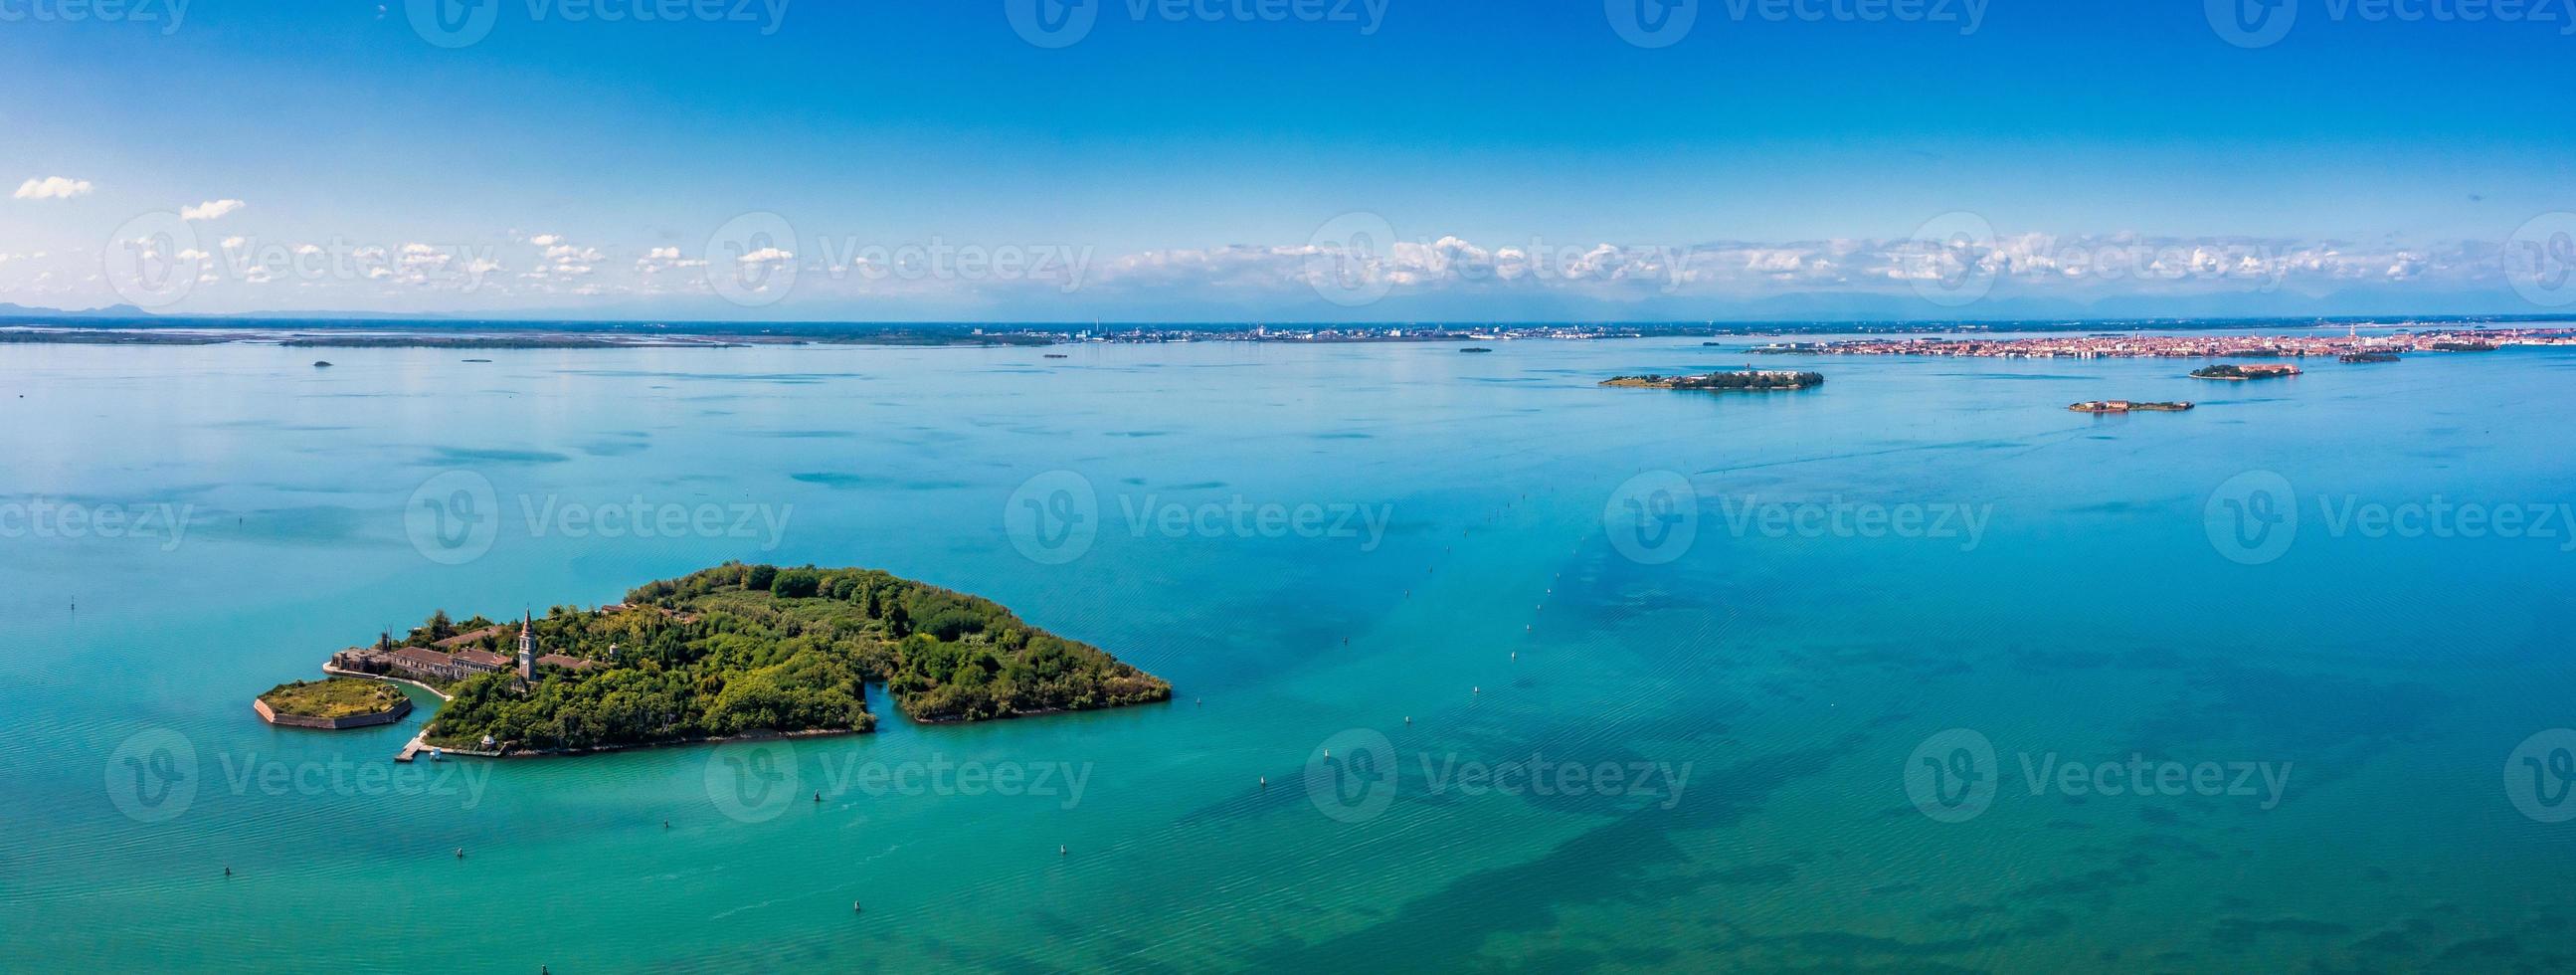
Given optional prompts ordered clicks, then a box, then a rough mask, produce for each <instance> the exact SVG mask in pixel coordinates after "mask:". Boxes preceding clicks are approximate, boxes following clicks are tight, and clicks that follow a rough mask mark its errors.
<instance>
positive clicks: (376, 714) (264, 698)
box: [252, 677, 411, 729]
mask: <svg viewBox="0 0 2576 975" xmlns="http://www.w3.org/2000/svg"><path fill="white" fill-rule="evenodd" d="M252 708H253V709H254V710H256V711H258V712H259V716H260V718H261V719H262V720H265V721H267V722H268V723H270V724H279V725H292V726H296V727H303V728H324V729H340V728H363V727H368V726H370V725H379V724H392V723H394V722H395V721H399V720H401V719H402V718H403V716H404V715H408V714H410V713H411V698H409V697H406V696H404V695H403V692H402V691H401V690H399V689H397V688H395V687H394V686H393V685H391V684H385V683H380V682H377V681H371V680H360V679H357V678H351V677H332V678H327V679H324V680H299V681H290V682H287V683H284V684H279V685H277V686H276V687H272V688H269V690H268V693H265V694H262V695H260V696H259V698H258V700H257V701H255V702H253V704H252Z"/></svg>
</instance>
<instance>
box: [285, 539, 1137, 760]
mask: <svg viewBox="0 0 2576 975" xmlns="http://www.w3.org/2000/svg"><path fill="white" fill-rule="evenodd" d="M504 648H509V649H514V650H515V651H516V654H515V659H514V658H513V656H510V655H505V654H504V653H502V652H499V651H501V650H502V649H504ZM325 669H327V670H330V671H332V672H334V673H341V674H353V675H367V676H377V677H384V678H392V679H402V680H411V681H416V682H419V683H422V684H424V685H427V686H429V687H431V688H432V689H434V690H437V691H438V692H440V693H441V694H443V695H446V696H447V697H448V698H449V701H448V703H447V704H446V705H445V706H444V707H443V708H441V709H440V711H439V713H438V715H437V717H435V718H433V719H432V720H431V721H430V723H429V726H428V728H427V729H425V730H424V732H423V733H422V738H421V740H422V743H424V744H427V745H432V746H437V747H440V748H443V749H446V750H448V751H451V752H465V753H469V754H495V755H506V754H534V755H544V754H571V753H579V752H591V751H604V750H609V749H616V748H625V747H633V746H638V745H658V744H675V743H682V742H694V741H713V740H722V739H727V738H735V737H743V736H751V735H763V734H788V735H807V734H833V733H859V732H867V731H872V730H875V728H876V715H875V714H873V713H871V712H870V711H869V709H868V705H867V699H866V696H865V694H864V692H863V688H864V685H865V684H866V683H868V682H876V683H879V684H882V685H883V686H884V687H885V688H886V690H887V691H888V692H889V693H890V694H892V696H893V697H894V700H895V702H896V703H897V704H898V705H899V706H901V707H902V709H903V711H904V713H905V715H906V716H908V717H910V718H912V719H913V720H915V721H919V722H924V723H934V724H935V723H945V722H964V721H983V720H990V719H996V718H1012V717H1022V716H1028V715H1039V714H1050V713H1055V712H1061V711H1086V710H1093V709H1098V708H1112V707H1122V706H1127V705H1135V704H1147V703H1152V702H1158V701H1167V700H1170V699H1171V696H1172V686H1171V684H1169V683H1168V682H1165V681H1164V680H1162V679H1161V678H1158V677H1155V676H1153V675H1152V674H1148V673H1145V672H1143V671H1141V670H1138V669H1136V668H1135V667H1133V666H1130V665H1128V664H1126V663H1123V662H1120V661H1119V660H1118V659H1116V658H1114V657H1112V656H1110V655H1109V654H1108V653H1106V652H1104V651H1102V650H1101V649H1100V648H1098V647H1095V646H1092V645H1090V644H1087V643H1081V642H1078V641H1074V640H1069V639H1066V638H1064V637H1060V636H1057V635H1055V634H1052V633H1049V632H1047V631H1045V630H1042V629H1039V628H1037V627H1034V626H1031V625H1029V624H1028V623H1027V622H1025V621H1023V620H1021V619H1020V618H1019V617H1018V616H1016V615H1013V614H1012V613H1011V611H1010V610H1008V609H1005V608H1003V607H1002V606H1001V605H1000V604H998V603H995V602H993V601H991V600H989V599H983V598H981V597H977V596H971V595H967V594H964V593H958V592H952V591H950V590H946V589H941V588H938V587H935V586H931V585H927V584H924V583H920V582H914V581H912V580H909V579H902V578H898V577H896V576H894V575H891V574H888V573H886V572H882V571H878V570H874V569H822V568H816V567H814V566H802V567H795V568H781V567H778V566H772V565H745V564H741V563H727V564H725V565H720V566H717V567H715V568H711V569H706V570H703V571H700V572H696V573H693V574H690V575H687V576H683V577H680V578H677V579H665V580H661V581H657V582H651V583H646V584H644V585H642V586H639V587H636V588H635V589H633V590H631V591H629V592H628V593H627V596H626V601H625V602H623V603H618V604H615V605H610V606H603V607H601V608H599V609H596V610H579V609H573V608H569V607H556V608H554V609H552V610H550V611H548V612H547V614H546V615H545V616H544V617H536V616H534V615H533V614H528V615H525V616H523V618H522V619H521V620H520V621H518V622H515V623H495V622H493V621H491V620H488V619H484V618H481V617H475V618H472V619H467V620H463V621H457V620H454V619H452V618H450V617H449V616H448V615H447V614H446V613H445V612H440V613H436V614H433V615H432V616H430V618H429V620H428V621H427V622H426V623H424V624H423V625H421V626H420V627H418V628H415V629H414V630H413V631H412V632H411V633H410V635H409V636H408V637H406V638H405V639H403V640H401V641H399V642H397V641H395V640H393V639H392V637H391V635H390V634H388V635H386V636H385V637H384V638H382V639H380V640H379V641H378V643H377V645H376V646H374V647H353V648H351V649H348V650H344V651H341V652H340V653H338V654H334V655H333V656H332V658H331V662H330V664H329V666H328V667H326V668H325Z"/></svg>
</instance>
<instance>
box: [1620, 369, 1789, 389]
mask: <svg viewBox="0 0 2576 975" xmlns="http://www.w3.org/2000/svg"><path fill="white" fill-rule="evenodd" d="M1824 382H1825V377H1824V375H1823V374H1822V373H1813V372H1788V371H1783V370H1776V369H1773V370H1764V369H1744V370H1738V371H1734V372H1711V373H1703V374H1700V375H1696V376H1656V375H1645V376H1613V377H1611V378H1609V379H1605V380H1602V381H1601V385H1604V386H1620V387H1625V388H1629V389H1694V390H1714V391H1731V390H1751V391H1757V392H1760V391H1769V390H1790V389H1806V388H1807V387H1810V386H1821V385H1824Z"/></svg>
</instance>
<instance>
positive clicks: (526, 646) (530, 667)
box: [519, 613, 537, 686]
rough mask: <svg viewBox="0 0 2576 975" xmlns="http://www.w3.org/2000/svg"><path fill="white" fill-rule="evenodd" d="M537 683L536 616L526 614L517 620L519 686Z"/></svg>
mask: <svg viewBox="0 0 2576 975" xmlns="http://www.w3.org/2000/svg"><path fill="white" fill-rule="evenodd" d="M536 682H537V614H535V613H528V614H527V615H526V616H524V617H522V618H521V619H520V620H519V684H520V685H521V686H533V685H535V684H536Z"/></svg>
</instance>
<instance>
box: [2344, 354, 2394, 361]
mask: <svg viewBox="0 0 2576 975" xmlns="http://www.w3.org/2000/svg"><path fill="white" fill-rule="evenodd" d="M2398 358H2399V356H2398V355H2397V353H2394V352H2346V353H2344V354H2342V355H2339V356H2336V357H2335V361H2337V362H2395V361H2397V360H2398Z"/></svg>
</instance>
